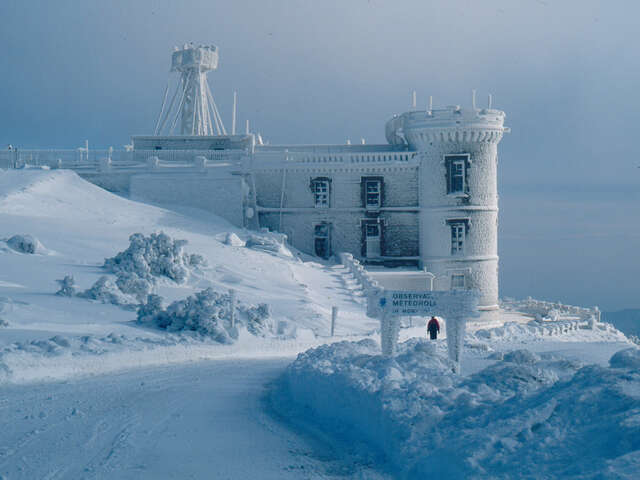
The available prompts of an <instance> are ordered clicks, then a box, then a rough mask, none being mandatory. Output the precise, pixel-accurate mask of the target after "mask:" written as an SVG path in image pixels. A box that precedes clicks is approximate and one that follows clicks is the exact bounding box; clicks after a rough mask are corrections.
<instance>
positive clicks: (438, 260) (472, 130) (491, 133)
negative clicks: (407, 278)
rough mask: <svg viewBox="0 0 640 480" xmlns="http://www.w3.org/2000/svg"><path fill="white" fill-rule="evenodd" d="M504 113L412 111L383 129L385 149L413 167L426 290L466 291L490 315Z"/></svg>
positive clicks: (494, 299)
mask: <svg viewBox="0 0 640 480" xmlns="http://www.w3.org/2000/svg"><path fill="white" fill-rule="evenodd" d="M504 118H505V114H504V112H502V111H500V110H494V109H461V108H460V107H458V106H451V107H446V108H444V109H438V110H431V111H413V112H407V113H404V114H402V115H399V116H395V117H393V118H392V119H391V120H389V122H387V125H386V135H387V140H388V141H389V143H391V144H396V145H400V144H407V145H408V146H409V148H411V149H412V150H416V151H418V152H419V154H418V158H419V160H420V173H419V178H420V184H421V189H420V245H421V252H420V259H421V263H422V265H423V266H424V267H427V268H428V269H429V271H431V272H433V273H434V274H435V275H436V279H435V282H434V288H436V289H439V290H449V289H452V288H472V289H477V290H480V292H481V293H482V298H481V302H480V305H481V309H483V310H485V311H487V312H491V311H497V309H498V191H497V179H498V176H497V162H498V156H497V145H498V143H499V142H500V140H501V139H502V136H503V134H504V133H505V132H508V131H509V129H508V128H505V127H504Z"/></svg>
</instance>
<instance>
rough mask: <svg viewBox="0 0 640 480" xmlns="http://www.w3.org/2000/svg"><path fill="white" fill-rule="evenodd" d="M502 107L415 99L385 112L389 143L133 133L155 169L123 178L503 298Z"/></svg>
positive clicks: (312, 247)
mask: <svg viewBox="0 0 640 480" xmlns="http://www.w3.org/2000/svg"><path fill="white" fill-rule="evenodd" d="M504 118H505V114H504V112H502V111H500V110H495V109H478V108H470V109H462V108H460V107H458V106H450V107H446V108H442V109H432V110H427V111H425V110H423V111H415V110H414V111H409V112H407V113H403V114H401V115H397V116H394V117H393V118H391V119H390V120H389V121H388V122H387V124H386V138H387V141H388V144H382V145H364V144H358V145H263V144H261V141H260V139H259V138H258V140H257V141H256V139H257V136H255V135H253V134H250V133H249V134H244V135H217V136H148V137H133V145H134V154H135V156H136V158H138V160H139V161H141V162H142V161H146V162H147V163H148V164H149V165H150V167H151V168H153V169H155V172H153V173H147V174H144V175H140V174H138V175H134V176H132V177H131V178H130V180H129V184H128V185H127V186H126V189H128V190H129V191H130V193H133V194H135V196H137V197H138V198H150V199H152V200H155V201H163V200H164V201H167V200H170V201H171V202H173V203H184V204H188V205H192V206H199V207H204V208H207V209H209V210H212V211H214V212H216V213H218V214H220V215H222V216H224V217H226V218H227V219H228V220H230V221H231V222H232V223H234V224H236V225H239V226H245V227H248V228H254V229H258V228H267V229H269V230H271V231H276V232H281V233H284V234H286V235H287V238H288V240H289V242H290V243H291V245H293V246H294V247H296V248H298V249H300V250H302V251H303V252H306V253H310V254H313V255H317V256H319V257H323V258H328V257H330V256H332V255H334V254H337V253H341V252H346V253H351V254H353V255H354V256H355V257H357V258H359V259H360V260H361V261H363V262H364V263H366V264H373V265H384V266H409V265H413V266H416V267H418V268H425V269H427V270H429V271H430V272H432V273H433V274H435V279H434V285H433V287H434V289H436V290H448V289H455V288H460V289H477V290H479V291H480V292H481V293H482V298H481V301H480V304H481V307H482V310H485V311H491V310H494V309H495V310H497V309H498V241H497V240H498V192H497V166H498V149H497V147H498V143H499V142H500V140H501V139H502V136H503V134H504V133H505V131H508V129H506V128H505V127H504ZM179 153H182V154H183V155H188V156H190V157H192V158H196V159H199V161H200V167H201V172H199V173H196V172H193V171H191V173H190V174H189V173H188V172H185V173H181V174H177V172H175V171H173V172H167V168H161V167H162V166H165V167H166V166H168V165H170V164H174V166H176V163H175V162H176V161H175V158H176V155H177V154H179ZM149 159H152V160H151V163H149ZM172 159H174V160H172ZM225 161H226V162H228V163H229V165H231V166H229V167H224V166H223V163H224V162H225ZM98 183H100V182H98ZM169 186H170V187H169ZM167 196H170V197H171V198H168V197H167Z"/></svg>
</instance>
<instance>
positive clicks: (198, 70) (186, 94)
mask: <svg viewBox="0 0 640 480" xmlns="http://www.w3.org/2000/svg"><path fill="white" fill-rule="evenodd" d="M216 68H218V48H217V47H216V46H214V45H200V46H195V45H193V44H192V43H190V44H185V45H184V46H183V47H182V48H181V49H180V48H178V47H176V48H175V49H174V52H173V55H172V57H171V71H172V72H179V73H180V81H179V82H178V85H177V86H176V89H175V93H174V94H173V96H172V97H171V102H170V104H169V108H167V109H165V104H166V101H167V93H166V92H165V95H164V100H163V102H162V108H161V109H160V116H159V117H158V121H157V122H156V129H155V135H161V134H162V132H163V130H164V129H165V126H167V127H168V134H169V135H173V134H174V130H175V127H176V125H177V123H178V119H180V130H179V134H180V135H226V134H227V131H226V130H225V128H224V125H223V123H222V117H221V116H220V113H219V112H218V108H217V106H216V103H215V101H214V100H213V95H212V94H211V90H210V89H209V84H208V82H207V72H209V71H211V70H215V69H216ZM176 99H178V104H177V107H176V110H175V111H174V112H172V110H173V106H174V102H175V100H176ZM171 119H173V120H171Z"/></svg>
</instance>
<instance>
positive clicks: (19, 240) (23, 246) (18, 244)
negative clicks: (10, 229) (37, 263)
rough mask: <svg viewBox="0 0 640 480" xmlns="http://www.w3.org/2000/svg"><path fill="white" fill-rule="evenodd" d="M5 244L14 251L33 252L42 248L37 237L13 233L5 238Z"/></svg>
mask: <svg viewBox="0 0 640 480" xmlns="http://www.w3.org/2000/svg"><path fill="white" fill-rule="evenodd" d="M7 245H9V247H11V248H12V249H13V250H15V251H16V252H20V253H29V254H34V253H36V252H37V251H38V250H40V249H41V248H42V244H41V243H40V242H39V241H38V239H37V238H35V237H33V236H31V235H14V236H13V237H11V238H9V239H8V240H7Z"/></svg>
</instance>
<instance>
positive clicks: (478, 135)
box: [385, 105, 509, 150]
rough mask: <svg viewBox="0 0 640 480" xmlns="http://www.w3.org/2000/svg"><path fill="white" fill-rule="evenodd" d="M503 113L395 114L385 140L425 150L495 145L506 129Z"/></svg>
mask: <svg viewBox="0 0 640 480" xmlns="http://www.w3.org/2000/svg"><path fill="white" fill-rule="evenodd" d="M504 118H505V113H504V112H503V111H502V110H495V109H489V108H484V109H473V108H471V109H462V108H460V106H457V105H454V106H448V107H445V108H441V109H433V110H422V111H411V112H406V113H403V114H400V115H394V116H393V118H391V119H390V120H389V121H388V122H387V124H386V129H385V133H386V137H387V141H388V142H389V143H390V144H392V145H408V146H409V147H410V148H411V149H415V150H425V149H427V148H428V147H429V146H430V145H433V144H434V143H436V142H439V143H444V142H454V143H461V142H462V143H465V142H480V143H498V142H499V141H500V140H501V139H502V135H503V134H504V133H507V132H509V128H507V127H505V126H504Z"/></svg>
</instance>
